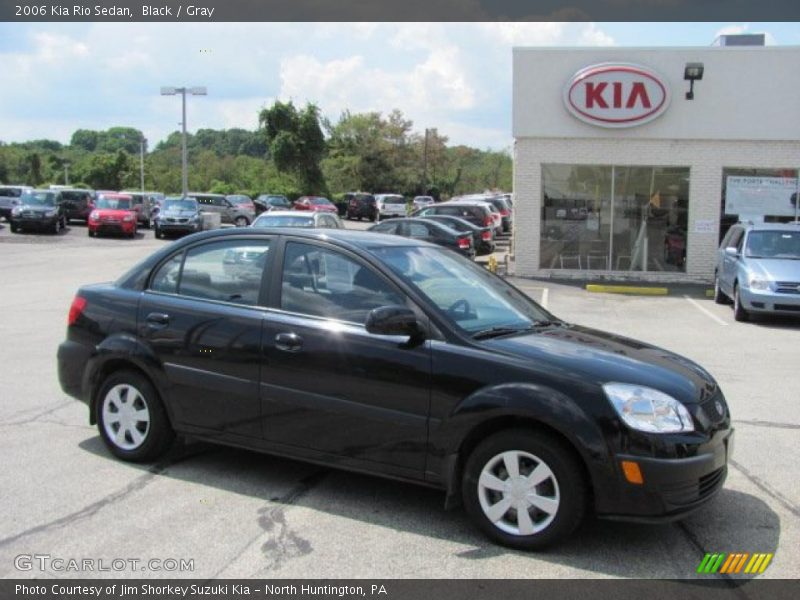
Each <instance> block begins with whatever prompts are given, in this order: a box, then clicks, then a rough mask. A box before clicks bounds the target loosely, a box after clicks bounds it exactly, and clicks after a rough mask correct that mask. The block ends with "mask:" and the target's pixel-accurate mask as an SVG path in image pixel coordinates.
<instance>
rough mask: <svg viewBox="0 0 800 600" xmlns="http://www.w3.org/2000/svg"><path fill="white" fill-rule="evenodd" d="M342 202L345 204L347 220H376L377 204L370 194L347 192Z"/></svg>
mask: <svg viewBox="0 0 800 600" xmlns="http://www.w3.org/2000/svg"><path fill="white" fill-rule="evenodd" d="M344 201H345V202H346V203H347V213H346V214H347V218H348V219H350V220H353V219H358V220H359V221H360V220H361V219H369V220H370V221H375V220H376V219H377V218H378V203H377V201H376V200H375V196H373V195H372V194H367V193H365V192H348V193H346V194H345V195H344Z"/></svg>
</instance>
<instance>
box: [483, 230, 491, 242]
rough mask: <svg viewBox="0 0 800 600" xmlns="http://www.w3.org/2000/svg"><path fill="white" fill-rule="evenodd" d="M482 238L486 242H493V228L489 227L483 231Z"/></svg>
mask: <svg viewBox="0 0 800 600" xmlns="http://www.w3.org/2000/svg"><path fill="white" fill-rule="evenodd" d="M481 239H482V240H483V241H484V242H491V241H492V232H491V230H489V229H487V230H486V231H483V232H481Z"/></svg>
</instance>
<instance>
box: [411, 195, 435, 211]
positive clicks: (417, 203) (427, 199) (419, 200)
mask: <svg viewBox="0 0 800 600" xmlns="http://www.w3.org/2000/svg"><path fill="white" fill-rule="evenodd" d="M431 204H436V200H435V199H434V197H433V196H414V199H413V200H412V201H411V207H412V208H413V209H414V210H419V209H420V208H425V207H426V206H430V205H431Z"/></svg>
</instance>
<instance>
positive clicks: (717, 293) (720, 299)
mask: <svg viewBox="0 0 800 600" xmlns="http://www.w3.org/2000/svg"><path fill="white" fill-rule="evenodd" d="M714 302H716V303H717V304H726V303H727V302H728V297H727V296H726V295H725V293H724V292H723V291H722V289H721V288H720V287H719V275H718V274H716V275H714Z"/></svg>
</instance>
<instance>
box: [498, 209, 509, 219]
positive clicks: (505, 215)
mask: <svg viewBox="0 0 800 600" xmlns="http://www.w3.org/2000/svg"><path fill="white" fill-rule="evenodd" d="M510 214H511V211H509V210H507V209H505V208H504V209H503V210H501V211H500V216H501V217H507V216H508V215H510Z"/></svg>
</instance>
